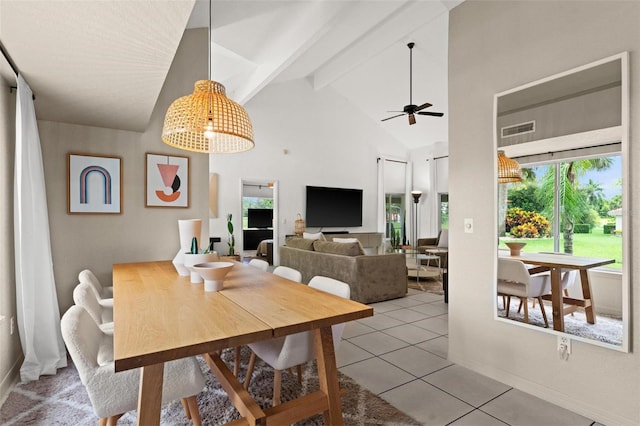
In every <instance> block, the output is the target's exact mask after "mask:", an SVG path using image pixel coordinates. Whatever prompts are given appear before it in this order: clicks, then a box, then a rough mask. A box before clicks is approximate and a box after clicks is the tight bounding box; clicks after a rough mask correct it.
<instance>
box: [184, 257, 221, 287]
mask: <svg viewBox="0 0 640 426" xmlns="http://www.w3.org/2000/svg"><path fill="white" fill-rule="evenodd" d="M216 260H218V253H216V252H215V251H212V252H211V253H198V254H192V253H185V254H184V266H185V268H187V269H188V270H189V271H190V272H191V282H192V283H194V284H199V283H201V282H202V276H201V275H200V274H199V273H198V272H196V270H195V269H193V266H194V265H197V264H199V263H205V262H215V261H216Z"/></svg>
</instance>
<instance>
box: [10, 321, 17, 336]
mask: <svg viewBox="0 0 640 426" xmlns="http://www.w3.org/2000/svg"><path fill="white" fill-rule="evenodd" d="M10 323H11V325H10V326H9V332H10V333H11V334H13V332H14V331H15V330H16V317H11V321H10Z"/></svg>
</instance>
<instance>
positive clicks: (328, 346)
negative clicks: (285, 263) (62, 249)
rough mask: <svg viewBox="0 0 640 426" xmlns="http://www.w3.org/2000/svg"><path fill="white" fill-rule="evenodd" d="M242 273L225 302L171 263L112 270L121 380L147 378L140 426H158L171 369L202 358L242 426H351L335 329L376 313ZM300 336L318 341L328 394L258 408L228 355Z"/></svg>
mask: <svg viewBox="0 0 640 426" xmlns="http://www.w3.org/2000/svg"><path fill="white" fill-rule="evenodd" d="M223 260H224V259H223ZM234 263H235V265H234V267H233V269H232V270H231V271H230V272H229V274H228V275H227V277H226V279H225V281H224V288H223V289H222V290H221V291H218V292H205V291H204V286H203V284H191V282H190V279H189V277H183V276H179V275H178V274H177V272H176V270H175V269H174V266H173V265H172V263H171V262H170V261H153V262H142V263H122V264H115V265H113V287H114V294H113V296H114V301H113V311H114V312H113V319H114V333H113V339H114V361H115V370H116V372H118V371H123V370H129V369H133V368H141V375H140V388H139V396H138V419H137V421H138V424H139V425H150V424H159V423H160V406H161V402H162V382H163V371H164V363H165V362H167V361H171V360H174V359H179V358H185V357H189V356H194V355H202V356H203V357H204V359H205V360H206V362H207V364H208V365H209V367H210V368H211V371H212V372H213V374H214V375H215V376H216V378H217V379H218V380H219V381H220V383H221V385H222V388H223V389H224V390H225V392H226V393H227V394H228V395H229V398H230V399H231V401H232V402H233V404H234V405H235V407H236V408H237V409H238V411H239V412H240V415H241V416H242V417H243V419H241V420H240V421H237V422H234V424H250V425H254V424H290V423H293V422H296V421H299V420H301V419H304V418H307V417H310V416H312V415H315V414H317V413H323V415H324V419H325V423H326V424H331V425H341V424H343V420H342V408H341V404H340V389H339V386H338V373H337V367H336V360H335V352H334V347H333V338H332V332H331V326H332V325H334V324H338V323H343V322H347V321H352V320H356V319H359V318H365V317H368V316H372V315H373V309H372V308H371V307H368V306H366V305H363V304H361V303H358V302H354V301H351V300H348V299H343V298H340V297H337V296H334V295H331V294H328V293H324V292H322V291H319V290H316V289H313V288H310V287H308V286H307V285H304V284H299V283H296V282H293V281H290V280H287V279H285V278H282V277H279V276H277V275H274V274H271V273H269V272H263V271H261V270H259V269H257V268H253V267H250V266H247V265H244V264H241V263H239V262H234ZM302 331H310V332H312V333H313V336H314V342H315V346H316V359H317V368H318V377H319V382H320V390H318V391H315V392H312V393H310V394H307V395H304V396H301V397H300V398H298V399H296V400H293V401H287V402H285V403H283V404H280V405H278V406H275V407H271V408H266V409H262V408H260V407H259V406H258V404H257V403H256V402H255V400H254V399H253V398H252V397H251V395H250V394H249V393H248V392H247V390H245V389H244V388H243V386H242V384H241V383H240V382H239V381H238V380H237V378H236V377H235V376H234V375H233V373H232V372H231V370H229V368H228V367H227V365H226V364H225V363H224V362H223V361H222V359H221V358H220V355H219V354H220V351H221V350H222V349H225V348H233V347H236V346H240V345H245V344H247V343H252V342H256V341H259V340H265V339H273V338H277V337H281V336H286V335H288V334H292V333H298V332H302ZM205 421H206V419H205Z"/></svg>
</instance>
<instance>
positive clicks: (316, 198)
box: [305, 186, 362, 228]
mask: <svg viewBox="0 0 640 426" xmlns="http://www.w3.org/2000/svg"><path fill="white" fill-rule="evenodd" d="M305 222H306V225H307V226H308V227H334V228H335V227H347V226H362V189H347V188H327V187H324V186H307V210H306V216H305Z"/></svg>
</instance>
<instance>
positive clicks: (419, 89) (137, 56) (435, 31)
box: [0, 0, 462, 149]
mask: <svg viewBox="0 0 640 426" xmlns="http://www.w3.org/2000/svg"><path fill="white" fill-rule="evenodd" d="M461 1H462V0H454V1H444V0H388V1H387V0H374V1H366V0H363V1H359V0H332V1H323V0H309V1H292V0H289V1H271V0H257V1H244V0H229V1H220V0H214V1H213V3H212V5H211V9H212V22H213V27H212V28H213V30H212V41H213V43H212V46H213V48H212V70H213V77H214V79H215V80H216V81H220V82H221V83H223V84H224V85H225V86H226V87H227V93H228V95H229V96H230V97H231V98H232V99H234V100H236V101H237V102H239V103H242V104H245V103H247V102H249V101H250V100H251V98H252V97H253V96H255V95H256V94H257V93H259V92H260V90H262V89H263V88H264V87H266V86H267V85H269V84H273V83H279V82H284V81H287V80H292V79H300V78H306V79H307V80H308V81H309V84H310V85H311V86H312V87H313V88H314V89H315V90H334V91H335V92H337V93H338V94H339V95H341V96H343V97H345V98H346V99H348V100H349V101H350V102H351V103H352V104H353V106H354V108H357V109H359V110H361V111H362V112H363V113H364V114H366V115H367V116H369V117H370V118H371V125H372V126H379V128H380V131H385V132H388V133H389V134H390V135H392V136H393V137H394V138H395V139H396V140H398V141H399V142H401V143H403V144H404V145H405V146H406V147H407V148H408V149H412V148H416V147H421V146H425V145H429V144H432V143H436V142H446V140H447V114H446V113H447V107H448V105H447V44H448V12H449V10H450V9H451V8H453V7H455V6H456V5H457V4H459V3H461ZM208 19H209V3H208V1H206V0H197V1H196V2H194V1H192V0H181V1H175V0H154V1H151V0H148V1H144V0H137V1H119V0H103V1H66V0H57V1H22V0H0V41H1V42H2V44H3V45H4V47H5V49H6V50H7V51H8V52H9V54H10V55H11V57H12V59H13V61H14V62H15V63H16V65H17V66H18V67H19V68H20V70H21V72H22V73H23V75H24V76H25V79H26V80H27V81H28V82H29V84H30V85H31V87H32V89H33V91H34V92H35V93H36V96H37V102H36V113H37V116H38V118H40V119H45V120H53V121H62V122H69V123H76V124H85V125H92V126H99V127H109V128H117V129H125V130H136V131H141V130H144V129H145V128H146V126H147V123H148V120H149V117H150V115H151V112H152V110H153V106H154V104H155V102H156V99H157V97H158V94H159V92H160V90H161V88H162V84H163V82H164V79H165V77H166V74H167V72H168V69H169V66H170V65H171V60H172V58H173V56H174V54H175V51H176V49H177V47H178V44H179V42H180V38H181V36H182V33H183V32H184V30H185V28H197V27H207V24H208ZM410 41H412V42H415V43H416V46H415V48H414V50H413V99H412V100H413V103H414V104H417V105H420V104H423V103H425V102H430V103H431V104H433V106H432V107H431V108H429V109H428V110H429V111H439V112H444V113H445V117H444V118H435V117H429V116H419V117H417V123H416V124H415V125H412V126H409V123H408V121H407V118H406V117H399V118H396V119H393V120H389V121H385V122H382V121H381V119H382V118H386V117H388V116H391V115H394V114H392V113H389V112H387V111H390V110H394V111H395V110H402V108H403V106H404V105H406V104H408V103H409V49H408V48H407V46H406V45H407V43H408V42H410ZM203 54H204V55H206V54H207V52H203ZM6 69H7V68H6V67H1V68H0V72H3V73H6ZM301 107H303V106H301Z"/></svg>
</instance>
